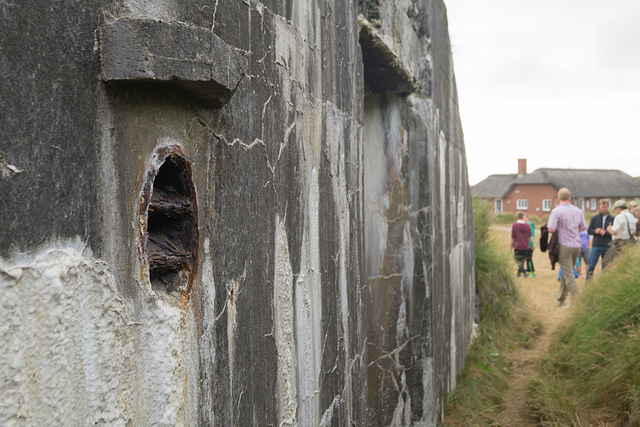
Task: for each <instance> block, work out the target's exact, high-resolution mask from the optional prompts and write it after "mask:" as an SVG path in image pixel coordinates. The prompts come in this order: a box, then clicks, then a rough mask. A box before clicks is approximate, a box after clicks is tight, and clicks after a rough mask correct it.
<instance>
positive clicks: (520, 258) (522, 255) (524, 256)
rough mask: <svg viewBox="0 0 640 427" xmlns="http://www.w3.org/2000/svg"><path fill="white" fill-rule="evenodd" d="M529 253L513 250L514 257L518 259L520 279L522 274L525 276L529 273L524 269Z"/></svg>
mask: <svg viewBox="0 0 640 427" xmlns="http://www.w3.org/2000/svg"><path fill="white" fill-rule="evenodd" d="M527 252H528V250H526V251H521V250H519V249H514V250H513V257H514V258H515V259H516V264H517V265H518V277H519V276H520V275H521V274H524V275H526V274H527V271H526V270H525V268H524V262H525V260H526V259H527Z"/></svg>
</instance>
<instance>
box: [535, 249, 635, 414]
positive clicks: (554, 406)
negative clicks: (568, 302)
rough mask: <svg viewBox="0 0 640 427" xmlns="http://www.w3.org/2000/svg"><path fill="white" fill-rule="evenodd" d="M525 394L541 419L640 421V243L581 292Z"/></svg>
mask: <svg viewBox="0 0 640 427" xmlns="http://www.w3.org/2000/svg"><path fill="white" fill-rule="evenodd" d="M529 399H530V404H531V405H532V407H533V408H534V410H535V411H536V412H537V414H538V416H539V417H540V419H541V420H542V422H543V423H544V424H543V425H558V426H571V425H573V426H581V425H613V426H640V245H636V247H634V248H631V249H629V250H627V251H626V252H623V253H622V254H621V255H620V256H619V257H618V258H616V260H615V261H614V263H613V264H611V265H610V266H608V267H607V270H606V271H605V272H604V273H603V274H602V275H600V276H599V277H597V278H596V279H595V280H594V283H593V284H592V285H590V286H589V287H587V289H586V290H585V292H583V293H582V294H581V296H580V299H579V301H578V303H577V306H576V308H575V309H574V312H573V314H572V316H571V317H570V319H569V320H568V321H567V323H566V325H561V326H560V327H559V330H558V333H557V335H556V336H555V337H554V341H553V342H552V344H551V347H550V351H549V354H548V356H547V357H546V358H544V359H543V361H542V362H541V366H540V374H539V375H538V376H537V377H536V378H535V379H534V380H533V381H532V383H531V387H530V390H529Z"/></svg>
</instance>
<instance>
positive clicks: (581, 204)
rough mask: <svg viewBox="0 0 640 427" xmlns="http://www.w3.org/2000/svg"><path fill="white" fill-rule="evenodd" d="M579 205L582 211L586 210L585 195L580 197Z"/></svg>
mask: <svg viewBox="0 0 640 427" xmlns="http://www.w3.org/2000/svg"><path fill="white" fill-rule="evenodd" d="M578 207H579V208H580V210H581V211H584V197H580V198H579V199H578Z"/></svg>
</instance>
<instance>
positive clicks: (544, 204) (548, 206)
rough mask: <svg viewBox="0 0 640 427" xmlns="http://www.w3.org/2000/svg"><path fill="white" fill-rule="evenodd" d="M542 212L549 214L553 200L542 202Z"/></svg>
mask: <svg viewBox="0 0 640 427" xmlns="http://www.w3.org/2000/svg"><path fill="white" fill-rule="evenodd" d="M542 210H543V211H545V212H549V211H550V210H551V199H544V200H543V201H542Z"/></svg>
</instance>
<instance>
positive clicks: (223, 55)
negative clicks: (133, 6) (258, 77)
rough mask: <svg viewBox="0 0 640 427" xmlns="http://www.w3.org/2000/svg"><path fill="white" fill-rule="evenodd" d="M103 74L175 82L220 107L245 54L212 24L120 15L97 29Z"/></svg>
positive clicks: (235, 82) (112, 77)
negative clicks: (221, 37)
mask: <svg viewBox="0 0 640 427" xmlns="http://www.w3.org/2000/svg"><path fill="white" fill-rule="evenodd" d="M98 43H99V48H100V66H101V79H102V80H103V81H105V82H118V81H126V82H132V81H144V82H149V81H151V82H164V83H172V84H175V85H178V86H180V87H182V88H184V89H185V90H187V91H188V92H190V93H191V94H192V95H194V96H196V97H197V98H200V99H203V100H205V101H207V102H209V103H211V104H213V106H215V107H221V106H223V105H224V104H226V103H227V101H228V100H229V99H230V98H231V96H232V95H233V93H234V91H235V89H236V87H237V86H238V83H239V82H240V80H241V79H242V77H243V76H244V74H245V72H246V70H247V64H248V63H247V59H246V58H245V57H244V56H242V55H240V54H239V53H238V52H237V51H236V50H235V49H234V48H233V47H231V46H229V45H228V44H227V43H225V42H224V41H223V40H221V39H220V38H219V37H218V36H216V35H215V34H213V32H212V31H211V30H208V29H206V28H201V27H195V26H190V25H186V24H184V23H178V22H165V21H157V20H146V19H130V18H121V19H118V20H116V21H114V22H112V23H109V24H104V25H102V26H101V27H100V28H99V29H98Z"/></svg>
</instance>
